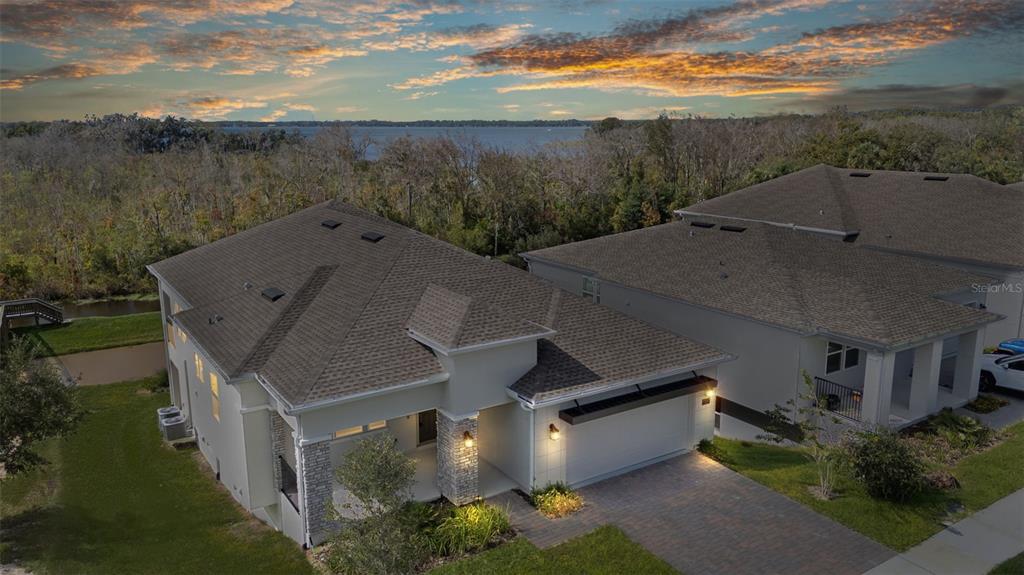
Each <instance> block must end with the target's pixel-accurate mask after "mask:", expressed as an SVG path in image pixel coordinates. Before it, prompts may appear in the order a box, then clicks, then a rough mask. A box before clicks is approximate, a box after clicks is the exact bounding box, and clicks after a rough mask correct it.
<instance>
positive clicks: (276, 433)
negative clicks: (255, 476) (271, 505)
mask: <svg viewBox="0 0 1024 575" xmlns="http://www.w3.org/2000/svg"><path fill="white" fill-rule="evenodd" d="M291 431H292V428H291V427H288V423H287V422H286V421H285V420H284V418H283V417H281V414H279V413H278V412H276V411H271V412H270V435H271V439H272V442H271V452H272V453H273V455H274V462H273V465H272V467H273V468H274V491H280V490H281V462H280V459H279V458H281V457H284V450H285V449H288V448H292V449H294V447H292V446H294V445H295V442H294V440H292V437H291V435H292V434H291Z"/></svg>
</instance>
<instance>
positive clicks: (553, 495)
mask: <svg viewBox="0 0 1024 575" xmlns="http://www.w3.org/2000/svg"><path fill="white" fill-rule="evenodd" d="M530 500H531V501H532V502H533V505H534V507H536V508H537V510H538V511H540V512H541V513H543V514H544V515H547V516H548V517H564V516H566V515H569V514H570V513H575V512H577V511H579V510H580V508H582V507H583V497H582V496H580V494H579V493H576V491H574V490H573V489H572V488H571V487H569V486H568V485H566V484H564V483H562V482H561V481H559V482H557V483H551V484H549V485H548V486H547V487H544V488H543V489H534V490H533V491H532V492H530Z"/></svg>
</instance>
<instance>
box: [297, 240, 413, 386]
mask: <svg viewBox="0 0 1024 575" xmlns="http://www.w3.org/2000/svg"><path fill="white" fill-rule="evenodd" d="M414 238H415V236H411V237H407V238H404V239H405V244H404V245H403V246H402V249H401V251H400V252H398V254H397V255H396V256H395V258H394V259H392V260H391V265H390V266H388V271H387V272H385V273H384V275H382V276H381V278H380V281H379V282H377V285H376V286H374V288H373V292H372V293H371V294H370V295H369V297H367V298H366V300H365V301H364V302H363V306H362V308H360V310H359V314H358V315H356V317H355V319H354V320H353V321H352V322H351V323H349V325H348V329H347V330H346V331H345V333H344V335H342V336H341V337H339V338H338V340H337V343H336V344H335V346H334V348H333V349H332V350H331V354H330V357H329V358H328V359H327V361H325V362H324V364H323V365H322V366H320V369H319V370H318V371H317V372H316V375H315V377H313V378H312V379H311V381H313V385H311V386H310V387H309V389H307V390H306V393H305V394H304V395H303V396H302V401H301V402H300V403H305V402H306V400H307V398H308V397H309V395H310V394H311V393H313V390H314V389H316V388H317V384H318V383H319V382H320V378H321V377H322V376H323V374H324V371H326V370H327V367H328V366H330V365H331V360H332V359H334V355H335V354H336V353H337V352H338V348H340V347H341V345H342V344H343V343H344V342H345V340H346V339H347V338H348V336H349V335H350V334H351V333H352V328H353V327H355V326H356V324H358V323H359V320H360V319H362V317H363V314H365V313H366V308H367V307H369V305H370V302H372V301H373V300H374V298H376V297H377V292H379V291H380V288H381V286H382V285H384V284H385V283H387V280H388V278H390V277H391V274H392V273H394V271H395V265H396V264H397V263H398V262H399V261H400V260H401V259H402V258H404V257H405V252H406V251H408V249H409V245H410V244H412V241H413V239H414Z"/></svg>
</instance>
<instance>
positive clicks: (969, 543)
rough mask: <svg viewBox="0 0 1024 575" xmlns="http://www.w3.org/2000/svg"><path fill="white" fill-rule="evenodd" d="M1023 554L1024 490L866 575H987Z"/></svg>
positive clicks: (956, 524)
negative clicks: (1004, 562) (1015, 556)
mask: <svg viewBox="0 0 1024 575" xmlns="http://www.w3.org/2000/svg"><path fill="white" fill-rule="evenodd" d="M1021 551H1024V489H1021V490H1020V491H1017V492H1016V493H1013V494H1012V495H1008V496H1006V497H1004V498H1002V499H1000V500H999V501H996V502H995V503H993V504H992V505H990V506H989V507H987V508H985V509H982V510H981V511H979V512H977V513H975V514H974V515H971V516H970V517H968V518H966V519H963V520H961V521H958V522H957V523H955V524H953V525H952V526H950V527H947V528H946V529H944V530H943V531H941V532H939V533H937V534H936V535H934V536H932V537H931V538H929V539H928V540H927V541H925V542H924V543H921V544H920V545H918V546H917V547H914V548H912V549H910V550H909V551H907V552H906V553H903V554H902V555H897V556H896V557H893V558H892V559H890V560H888V561H886V562H885V563H882V564H881V565H879V566H878V567H875V568H874V569H872V570H870V571H868V572H867V573H865V575H897V574H899V575H945V574H949V575H973V574H977V575H984V574H986V573H988V572H989V571H991V570H992V568H993V567H995V566H996V565H998V564H1000V563H1002V562H1003V561H1005V560H1007V559H1009V558H1010V557H1013V556H1014V555H1017V554H1018V553H1020V552H1021Z"/></svg>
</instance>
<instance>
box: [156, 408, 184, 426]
mask: <svg viewBox="0 0 1024 575" xmlns="http://www.w3.org/2000/svg"><path fill="white" fill-rule="evenodd" d="M179 415H181V410H180V409H178V408H177V407H174V406H173V405H170V406H167V407H161V408H160V409H157V410H156V426H157V428H163V425H162V423H163V421H164V420H165V419H167V418H169V417H177V416H179Z"/></svg>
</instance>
